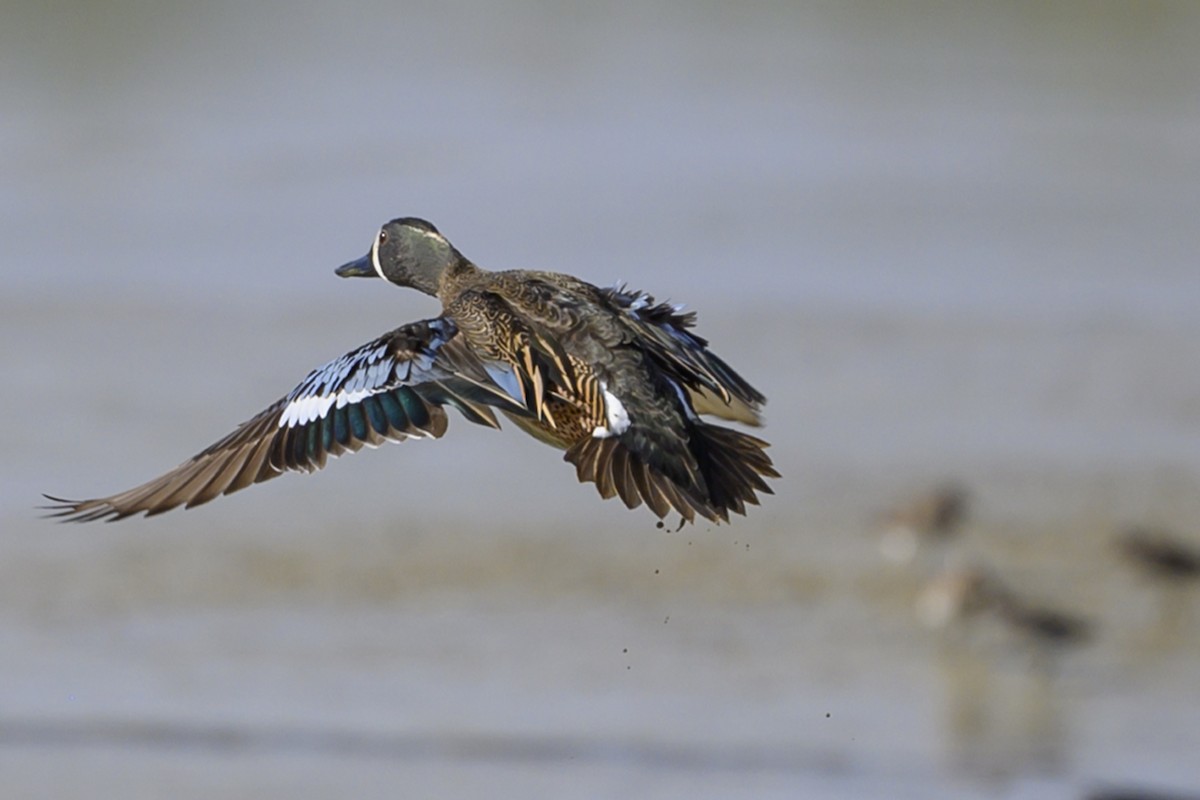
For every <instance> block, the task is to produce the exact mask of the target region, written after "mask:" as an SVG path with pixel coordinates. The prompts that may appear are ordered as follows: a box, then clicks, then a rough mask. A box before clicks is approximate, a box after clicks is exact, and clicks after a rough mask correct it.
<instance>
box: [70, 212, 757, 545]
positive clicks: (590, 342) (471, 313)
mask: <svg viewBox="0 0 1200 800" xmlns="http://www.w3.org/2000/svg"><path fill="white" fill-rule="evenodd" d="M336 272H337V274H338V275H340V276H342V277H378V278H382V279H383V280H385V281H387V282H388V283H393V284H396V285H397V286H406V287H410V288H413V289H416V290H418V291H421V292H424V293H425V294H429V295H432V296H434V297H436V298H438V300H440V301H441V303H442V314H441V316H438V317H435V318H433V319H426V320H421V321H419V322H413V323H409V324H407V325H403V326H401V327H399V328H396V329H395V330H393V331H389V332H388V333H385V334H383V335H382V336H379V337H378V338H376V339H374V340H372V341H370V342H368V343H367V344H365V345H363V346H361V347H359V348H356V349H354V350H351V351H350V352H348V353H346V354H345V355H343V356H341V357H339V358H336V359H334V360H333V361H330V362H329V363H328V364H325V365H324V366H322V367H319V368H317V369H315V370H313V371H312V372H310V373H309V374H308V376H307V377H305V378H304V380H303V381H301V382H300V384H299V385H298V386H296V388H295V389H293V390H292V391H291V392H289V393H288V394H287V395H285V396H284V397H283V398H281V399H279V400H278V401H276V402H275V403H273V404H272V405H271V406H270V407H268V408H267V409H265V410H264V411H262V412H261V413H259V414H257V415H256V416H254V417H253V418H251V419H250V420H248V421H247V422H244V423H242V424H241V425H240V426H238V428H237V429H236V430H235V431H233V432H232V433H230V434H229V435H228V436H226V437H225V438H223V439H221V440H220V441H218V442H216V443H215V444H213V445H211V446H209V447H207V448H205V449H204V450H202V451H201V452H200V453H198V454H196V455H195V456H193V457H192V458H190V459H189V460H187V461H185V462H183V463H182V464H180V465H179V466H178V467H176V468H175V469H173V470H171V471H170V472H167V473H166V474H164V475H161V476H159V477H157V478H155V479H153V480H151V481H149V482H147V483H144V484H142V485H141V486H137V487H135V488H133V489H129V490H127V491H124V492H121V493H119V494H114V495H111V496H109V497H101V498H95V499H91V500H79V501H75V500H64V499H62V498H59V497H53V496H50V495H47V498H48V499H49V500H52V501H54V502H55V503H56V505H53V506H50V507H49V509H50V510H51V511H52V512H54V513H53V514H52V515H51V516H58V517H62V518H65V519H70V520H75V521H91V520H109V521H111V520H117V519H122V518H124V517H129V516H132V515H135V514H140V513H145V514H146V515H147V516H150V515H153V514H160V513H162V512H164V511H169V510H171V509H173V508H176V507H178V506H181V505H182V506H184V507H186V508H191V507H192V506H197V505H200V504H201V503H207V502H208V501H210V500H212V499H214V498H215V497H217V496H219V495H223V494H230V493H231V492H236V491H238V490H239V489H244V488H246V487H247V486H249V485H251V484H253V483H260V482H262V481H265V480H269V479H271V478H274V477H275V476H277V475H280V474H282V473H284V472H313V471H315V470H318V469H320V468H322V467H324V466H325V463H326V460H327V458H328V457H329V456H335V457H336V456H340V455H342V454H343V453H348V452H355V451H357V450H359V449H361V448H362V447H363V445H368V446H371V447H375V446H378V445H379V444H382V443H383V442H385V441H402V440H404V439H407V438H410V437H413V438H439V437H441V436H442V434H444V433H445V432H446V426H447V415H446V410H445V409H446V408H447V407H451V408H454V409H456V410H457V411H458V412H459V413H461V414H462V415H463V416H464V417H466V418H467V419H468V420H470V421H471V422H474V423H477V424H481V425H487V426H490V427H494V428H498V427H499V423H498V421H497V417H496V413H495V412H497V411H499V412H500V413H501V414H503V415H504V416H506V417H508V418H509V419H510V420H512V421H513V422H514V423H515V424H516V425H517V426H518V427H519V428H521V429H523V430H524V431H526V432H527V433H529V434H531V435H533V436H534V437H536V438H538V439H539V440H541V441H543V442H546V443H548V444H551V445H553V446H555V447H558V448H560V449H562V450H565V451H566V452H565V455H564V459H565V460H566V461H568V462H570V463H572V464H574V465H575V469H576V472H577V474H578V477H579V480H580V481H581V482H593V483H595V484H596V488H597V489H598V490H599V492H600V495H601V496H602V497H604V498H606V499H607V498H611V497H614V496H619V497H620V498H621V500H622V501H623V502H624V503H625V505H626V506H627V507H629V508H631V509H633V508H637V507H638V506H640V505H641V504H642V503H643V502H644V503H645V504H646V506H647V507H648V508H649V509H650V510H651V511H652V512H653V513H654V514H655V515H657V516H658V517H659V518H660V519H662V518H663V517H665V516H667V515H668V514H669V513H670V512H671V510H672V509H673V510H674V511H675V512H677V513H678V514H679V515H680V516H681V519H682V520H686V521H687V522H694V521H695V519H696V517H702V518H704V519H707V520H710V521H712V522H728V520H729V512H731V511H732V512H735V513H738V514H745V513H746V504H747V503H751V504H757V503H758V497H757V496H756V494H755V493H756V492H761V493H767V494H772V493H773V492H772V491H771V489H770V487H769V486H768V485H767V483H766V481H765V480H764V478H767V477H770V478H777V477H779V473H778V472H776V471H775V469H774V466H773V465H772V462H771V459H770V457H769V456H767V454H766V452H764V451H765V448H766V447H767V446H768V444H767V442H765V441H763V440H762V439H759V438H756V437H754V436H750V435H748V434H746V433H742V432H740V431H737V430H734V429H732V428H727V427H722V426H718V425H713V424H710V423H708V422H706V421H704V420H703V419H701V417H702V416H705V415H711V416H715V417H719V418H721V419H726V420H734V421H737V422H741V423H744V424H747V425H752V426H758V425H761V424H762V418H761V409H762V406H763V404H764V403H765V402H766V398H765V397H764V396H763V395H762V394H761V393H760V392H759V391H757V390H756V389H755V388H754V387H753V386H751V385H750V384H749V383H747V382H746V380H745V379H743V378H742V377H741V376H740V375H738V373H737V372H735V371H734V370H733V369H732V368H731V367H730V366H729V365H728V364H726V363H725V362H724V361H722V360H721V359H720V358H718V357H717V356H716V354H714V353H713V352H711V351H710V350H709V349H708V342H707V341H706V340H704V339H703V338H701V337H700V336H698V335H697V334H696V333H694V332H693V331H692V327H693V326H694V324H695V322H696V315H695V313H694V312H691V311H687V312H685V311H683V310H682V307H680V306H672V305H669V304H666V303H658V302H656V301H655V299H654V298H653V297H651V296H650V295H648V294H646V293H644V292H636V291H630V290H628V289H626V288H625V287H624V286H616V287H613V288H607V289H602V288H598V287H596V286H593V285H592V284H590V283H587V282H585V281H582V280H579V279H578V278H574V277H572V276H570V275H564V274H561V273H555V272H536V271H527V270H511V271H504V272H491V271H488V270H485V269H482V268H481V267H478V266H476V265H475V264H474V263H473V262H471V261H470V260H469V259H467V258H466V257H465V256H463V254H462V253H460V252H459V251H458V250H457V249H456V248H455V247H454V246H453V245H452V244H451V243H450V242H449V241H448V240H447V239H446V237H445V236H443V235H442V234H441V233H439V232H438V230H437V228H435V227H434V226H433V225H432V224H430V223H429V222H426V221H425V220H422V219H418V218H416V217H402V218H399V219H394V220H392V221H391V222H388V223H387V224H386V225H384V226H383V227H382V228H381V229H380V230H379V233H378V234H377V235H376V236H375V239H374V241H373V242H372V244H371V249H370V251H369V252H368V253H367V254H366V255H365V256H363V257H362V258H359V259H357V260H355V261H351V262H349V263H347V264H344V265H342V266H341V267H339V268H338V269H337V270H336Z"/></svg>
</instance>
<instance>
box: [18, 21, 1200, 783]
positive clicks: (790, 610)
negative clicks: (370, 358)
mask: <svg viewBox="0 0 1200 800" xmlns="http://www.w3.org/2000/svg"><path fill="white" fill-rule="evenodd" d="M1197 45H1200V13H1197V10H1196V9H1195V8H1194V7H1193V6H1191V5H1188V4H1177V5H1172V4H1145V5H1138V4H1134V5H1127V4H1113V5H1111V6H1100V7H1098V6H1096V5H1094V4H1072V3H1059V4H1055V5H1054V6H1053V7H1052V8H1043V7H1042V6H1041V5H1040V4H1009V5H997V6H995V7H993V8H991V9H975V10H967V9H959V10H957V11H955V12H954V13H949V12H948V11H947V10H946V9H945V8H944V7H941V6H935V5H932V4H922V3H905V4H897V3H857V4H846V3H828V4H821V3H815V4H763V5H761V6H756V7H754V8H752V9H749V10H747V9H745V8H743V7H739V10H738V11H737V12H736V13H735V12H733V11H730V10H726V9H722V8H720V7H717V6H707V7H699V8H695V7H692V6H682V5H676V4H670V3H663V4H652V5H645V4H642V5H639V6H637V7H636V10H635V9H634V8H633V7H630V8H627V9H623V10H610V11H605V12H601V11H599V10H595V9H592V10H584V9H574V10H571V11H569V12H568V11H559V10H554V9H552V8H548V7H544V6H542V5H539V4H534V3H518V4H513V5H509V6H507V7H506V10H505V11H504V12H499V11H496V10H492V8H491V7H490V6H480V7H475V8H471V7H466V8H462V7H460V8H458V9H455V10H450V9H443V8H416V7H414V8H409V9H405V10H397V9H395V8H394V7H393V6H392V5H390V4H378V5H371V4H358V5H353V6H349V7H346V6H343V7H342V8H341V10H339V11H338V12H337V14H335V15H334V14H330V13H328V12H325V11H324V10H322V9H319V8H317V7H316V6H312V7H304V6H296V5H288V6H283V5H273V4H259V5H256V6H255V7H254V10H249V9H247V8H244V7H243V6H241V5H237V4H226V5H221V4H206V5H205V6H203V7H194V6H180V7H178V8H170V7H163V6H161V5H159V4H141V3H137V2H130V3H124V4H118V5H117V6H116V7H113V8H111V9H108V10H107V11H106V12H105V13H103V14H101V13H100V12H99V9H97V10H92V9H91V8H90V7H87V6H80V7H78V8H63V9H58V10H50V9H48V8H46V7H44V6H42V5H35V4H29V5H28V6H20V5H18V6H14V7H12V8H11V9H10V10H8V11H6V24H5V25H3V26H0V88H2V89H3V92H4V95H5V97H6V98H7V99H8V102H6V108H7V109H8V111H6V113H5V115H4V116H3V118H2V119H0V142H2V146H0V177H2V178H3V180H2V181H0V208H2V209H3V214H0V241H3V242H4V251H3V252H4V256H3V259H2V260H0V263H2V264H3V270H4V277H5V285H6V289H5V291H4V293H3V295H2V296H0V331H2V332H3V335H4V339H5V340H6V341H8V342H9V343H10V346H9V347H8V348H7V350H6V355H5V374H6V375H7V376H8V378H9V404H8V411H9V413H8V414H5V415H3V417H2V418H0V443H3V446H4V452H5V453H6V455H7V456H8V457H7V458H6V459H5V460H4V463H3V464H2V465H0V474H2V476H3V480H2V481H0V519H2V520H3V526H4V533H3V535H2V536H0V553H2V555H0V638H2V639H3V642H2V644H0V773H2V774H3V775H4V776H5V782H6V786H9V787H12V788H11V789H10V791H11V792H12V793H13V794H14V796H16V795H20V794H23V793H26V794H28V793H34V792H46V791H51V793H53V794H54V795H55V796H57V797H72V796H80V797H82V796H96V795H97V794H117V793H120V794H122V795H123V796H128V797H139V796H147V797H149V796H162V795H163V794H170V795H172V796H179V797H187V796H212V795H213V794H215V793H223V794H227V793H231V792H232V793H246V792H254V793H255V794H256V796H257V795H279V796H289V797H323V796H339V797H340V796H344V795H345V794H346V790H347V787H352V791H353V792H354V793H355V794H357V795H361V796H384V795H386V796H394V790H395V786H396V785H397V784H398V783H403V784H404V785H405V786H406V787H408V789H409V791H410V793H413V794H423V795H432V796H463V795H486V796H491V797H498V796H547V795H549V796H560V797H596V796H612V795H615V794H622V795H630V796H638V797H679V796H689V797H728V796H734V795H736V796H754V797H793V796H810V795H811V796H831V797H877V796H881V795H886V796H896V797H922V798H925V797H971V796H987V797H993V796H1014V797H1042V796H1045V797H1061V796H1064V795H1067V796H1070V795H1071V794H1076V795H1078V794H1081V793H1082V792H1083V791H1084V790H1085V789H1089V788H1093V787H1097V786H1103V785H1135V786H1151V787H1158V788H1162V789H1176V790H1188V789H1191V790H1193V791H1195V790H1200V770H1198V769H1197V766H1196V764H1195V759H1194V756H1193V755H1192V750H1193V749H1194V742H1195V740H1196V738H1197V736H1198V735H1200V722H1198V720H1200V699H1198V698H1197V696H1196V693H1195V691H1194V687H1195V685H1196V681H1197V679H1198V678H1200V591H1197V590H1195V589H1193V590H1190V591H1189V590H1180V591H1175V592H1166V593H1164V592H1163V591H1162V590H1161V589H1159V588H1158V587H1155V586H1152V585H1150V584H1148V583H1147V582H1146V581H1143V580H1139V579H1138V578H1137V577H1135V576H1134V575H1132V574H1131V573H1129V572H1127V571H1126V570H1125V569H1124V567H1123V566H1122V565H1121V564H1119V563H1118V562H1117V560H1116V558H1115V557H1114V555H1113V554H1112V552H1111V551H1110V548H1109V547H1108V545H1107V540H1108V537H1109V536H1110V535H1111V533H1112V531H1113V530H1114V529H1115V528H1116V526H1118V525H1119V524H1122V523H1124V522H1126V521H1143V522H1148V523H1155V524H1161V525H1166V526H1169V527H1172V528H1174V529H1176V530H1178V531H1179V532H1180V535H1181V536H1182V537H1183V538H1185V539H1188V540H1190V541H1192V542H1196V541H1198V540H1200V522H1198V520H1200V493H1198V492H1197V491H1196V489H1197V483H1198V480H1197V479H1198V476H1200V372H1198V371H1197V370H1196V369H1195V364H1196V363H1197V356H1198V355H1200V347H1198V346H1197V344H1196V342H1197V341H1200V317H1198V316H1197V314H1196V309H1197V308H1198V307H1200V270H1197V269H1196V265H1195V254H1196V253H1197V252H1200V234H1198V233H1197V228H1196V225H1195V220H1196V219H1197V218H1198V216H1200V214H1198V212H1200V194H1197V192H1196V188H1195V187H1196V186H1197V185H1200V162H1197V161H1196V160H1195V158H1194V157H1193V156H1194V153H1195V152H1197V149H1198V146H1200V106H1198V105H1197V104H1196V103H1195V92H1194V87H1195V76H1196V74H1197V70H1198V69H1200V56H1198V55H1197V53H1200V48H1198V47H1197ZM409 213H415V214H420V215H422V216H426V217H428V218H430V219H432V220H433V221H434V222H436V223H437V224H438V225H439V226H440V227H441V229H442V230H443V231H444V232H445V233H447V235H448V236H449V237H450V238H451V239H452V240H453V241H454V242H455V243H456V244H457V245H458V246H459V247H460V248H461V249H462V250H463V251H464V252H466V253H467V254H468V255H469V256H471V257H473V258H474V259H476V260H477V261H479V262H480V263H481V264H483V265H484V266H488V267H493V268H507V267H517V266H529V267H541V268H550V269H563V270H566V271H570V272H573V273H575V274H578V275H581V276H583V277H586V278H589V279H591V280H594V281H596V282H599V283H607V282H611V281H613V280H617V279H623V280H626V281H629V282H631V283H632V284H633V285H634V286H638V287H641V288H645V289H648V290H650V291H652V292H654V293H656V294H658V295H660V296H662V297H670V298H671V299H673V300H676V301H686V302H687V303H688V304H689V305H690V306H691V307H694V308H696V309H698V310H699V311H700V315H701V328H700V330H701V332H702V333H703V334H704V335H705V336H707V337H708V338H710V339H712V340H713V342H714V344H715V346H716V348H717V349H718V351H719V352H720V353H721V354H722V355H723V356H724V357H726V358H727V359H728V360H729V361H731V362H732V363H733V364H735V365H736V366H737V367H738V368H739V369H740V370H741V371H743V372H744V374H746V375H747V377H749V378H750V379H751V380H752V381H753V382H754V383H755V384H756V385H758V386H759V387H760V388H762V389H763V391H764V392H765V393H766V394H767V395H768V396H769V397H770V399H771V400H770V404H769V405H768V408H767V413H768V427H767V428H766V435H767V438H769V439H770V440H771V441H772V442H773V443H774V447H773V448H772V451H771V452H772V455H773V456H774V457H775V459H776V461H777V463H778V465H779V467H780V470H781V472H782V473H783V474H784V478H783V479H782V480H781V481H779V482H777V484H776V488H777V492H778V494H777V495H776V496H775V497H772V498H769V499H768V500H767V501H766V502H765V504H764V506H763V507H762V508H761V509H755V510H754V512H752V514H751V515H750V516H749V517H748V518H747V519H739V520H737V521H736V522H735V524H733V525H732V526H730V527H728V528H725V527H722V528H720V529H712V528H710V527H708V526H699V527H697V528H690V529H687V530H684V531H681V532H679V533H669V532H667V531H660V530H658V529H656V528H655V527H654V525H653V518H652V517H650V516H648V515H647V514H645V513H643V514H634V513H629V512H626V511H625V510H624V509H623V508H621V507H620V506H619V504H614V503H601V502H600V501H599V500H598V498H597V497H596V496H595V492H594V489H593V488H591V487H584V486H577V485H576V484H575V483H574V478H573V475H572V474H571V470H570V469H569V468H568V467H567V466H565V465H563V464H562V463H561V462H560V460H559V456H558V455H557V454H555V453H553V452H552V451H550V450H548V449H546V448H544V447H543V446H541V445H539V444H537V443H536V442H532V441H528V440H526V439H523V438H522V437H520V436H518V435H517V434H516V432H515V431H512V430H507V431H505V432H504V433H502V434H497V433H495V432H491V431H486V430H483V429H471V426H468V425H466V424H465V423H463V422H462V421H461V420H455V421H454V422H452V424H451V430H450V432H449V433H448V435H447V436H446V438H445V439H444V440H443V441H441V442H436V443H428V442H422V443H406V444H405V445H403V446H396V447H390V448H384V449H382V450H380V451H377V452H370V453H365V454H361V455H359V456H356V457H354V458H350V459H344V460H343V461H341V462H339V463H337V464H336V465H335V466H334V467H333V468H331V469H329V470H327V471H326V473H325V474H323V475H321V476H320V477H319V478H308V479H303V478H298V477H289V478H283V479H280V480H279V481H274V482H272V483H270V484H267V485H264V486H261V487H256V488H255V489H254V490H252V491H248V492H245V493H242V494H239V495H237V496H234V497H230V498H224V499H223V500H222V501H221V502H219V503H215V504H213V505H211V506H208V507H205V508H203V509H196V510H194V511H189V512H186V513H180V514H172V515H168V516H165V517H160V518H156V519H154V520H147V521H140V520H135V521H129V522H125V523H122V524H120V525H111V526H93V527H74V526H66V527H56V526H53V525H50V524H49V523H47V522H44V521H42V520H39V519H37V517H36V512H34V511H33V510H32V508H31V507H32V506H33V505H34V504H36V503H37V498H38V493H39V492H42V491H49V492H51V493H62V494H67V495H90V494H99V493H107V492H110V491H113V490H115V489H119V488H124V487H126V486H128V485H131V484H133V483H135V482H138V481H141V480H144V479H146V478H148V477H151V476H152V475H154V474H156V472H157V471H159V470H161V469H164V468H166V467H169V466H170V465H172V464H175V463H178V462H179V461H180V460H182V459H183V458H185V457H187V456H188V455H190V454H191V453H193V452H195V451H196V450H198V449H199V448H201V447H203V446H204V445H206V444H207V443H208V442H210V441H212V440H213V439H215V438H217V437H218V436H220V435H222V434H224V433H225V432H227V431H228V430H229V429H230V428H231V427H232V426H233V425H234V424H236V423H237V422H238V421H240V420H242V419H245V418H247V417H249V416H250V415H251V414H253V413H254V412H255V411H257V410H258V409H259V408H261V407H262V406H263V405H265V404H266V403H268V402H270V401H271V400H273V399H274V398H275V397H277V396H279V395H280V394H282V393H283V392H286V391H287V390H288V389H289V388H291V386H293V385H294V384H295V383H296V381H297V380H298V379H299V378H301V377H302V376H303V375H304V374H305V372H307V371H308V370H309V369H310V368H312V367H314V366H316V365H317V364H319V363H321V362H323V361H324V360H326V359H328V358H330V357H333V356H335V355H338V354H339V353H341V352H342V351H344V350H346V349H348V348H349V347H352V346H354V345H357V344H359V343H361V342H364V341H366V340H367V339H368V338H370V337H371V336H374V335H376V334H378V333H379V332H381V331H383V330H386V329H387V328H389V327H392V326H394V325H396V324H398V323H399V322H402V321H407V320H411V319H416V318H420V317H423V316H429V315H432V314H434V313H436V307H435V305H434V304H433V303H432V302H431V301H430V300H429V299H428V298H422V297H420V296H418V295H415V294H413V293H409V292H402V291H389V290H386V288H385V287H382V286H379V285H378V284H375V283H372V282H369V281H361V282H340V281H336V280H335V279H334V277H333V276H332V274H331V271H332V268H333V267H335V266H336V265H338V264H340V263H342V262H343V261H345V260H347V259H349V258H351V257H355V256H357V255H359V254H360V253H361V251H363V250H364V249H365V248H366V246H367V244H368V243H369V237H370V236H371V235H372V232H373V230H374V228H375V227H376V226H377V225H378V224H379V223H381V222H382V221H384V220H385V219H386V218H388V217H389V216H392V215H396V214H409ZM944 477H953V478H956V479H958V480H961V481H963V482H964V483H966V484H967V485H968V486H969V487H970V488H971V489H972V491H973V496H974V498H975V500H976V502H975V504H974V507H973V516H972V519H971V522H970V524H969V527H968V531H967V536H966V541H965V544H964V546H965V549H966V550H967V551H969V552H970V553H971V554H972V555H973V556H974V557H976V558H982V559H985V560H987V561H988V562H989V563H991V564H992V565H993V566H994V567H995V569H997V570H998V571H1000V572H1001V573H1003V574H1004V575H1005V576H1006V578H1007V579H1008V580H1009V581H1010V582H1012V583H1013V584H1014V585H1016V586H1017V587H1018V588H1019V589H1020V590H1022V591H1025V592H1028V593H1029V594H1030V595H1031V596H1033V597H1036V598H1038V599H1040V600H1043V601H1045V602H1047V603H1053V604H1057V605H1059V606H1060V607H1063V608H1066V609H1069V610H1073V611H1076V612H1079V613H1087V614H1088V615H1090V616H1091V618H1092V619H1093V620H1094V621H1095V622H1096V624H1097V626H1098V627H1097V635H1096V637H1095V639H1094V641H1093V642H1092V643H1090V644H1089V645H1088V646H1087V647H1083V648H1079V649H1076V650H1072V651H1070V652H1068V653H1065V654H1062V657H1061V658H1060V657H1058V656H1053V657H1050V658H1049V659H1047V658H1045V657H1044V656H1045V654H1038V653H1030V652H1029V651H1028V650H1027V648H1025V647H1023V646H1021V644H1020V643H1018V642H1012V641H1008V640H1003V639H1001V640H999V641H995V640H993V639H992V638H991V634H990V633H988V632H984V633H983V634H979V633H978V632H976V631H969V632H967V634H966V635H955V634H949V635H945V636H938V635H935V634H933V633H931V632H928V631H925V630H923V629H921V628H920V627H919V626H918V625H917V623H916V622H915V621H914V619H913V615H912V613H911V604H912V600H913V597H914V596H915V594H916V592H917V590H918V587H919V583H920V578H921V569H922V568H917V569H915V570H901V569H899V568H896V567H893V566H891V565H889V564H887V563H886V562H884V561H882V560H881V559H880V558H879V555H878V552H877V549H876V531H875V529H874V525H875V523H874V520H875V519H876V515H877V514H878V512H879V511H880V510H881V509H882V508H884V507H886V506H887V505H888V504H889V503H891V502H893V501H895V500H896V499H897V498H903V497H905V496H906V495H907V494H908V493H910V492H912V491H915V490H918V489H920V488H922V487H924V486H927V485H929V484H930V483H932V482H934V481H936V480H939V479H942V478H944ZM937 560H938V557H937V556H936V555H935V556H931V557H930V559H928V561H927V562H925V563H926V566H925V567H924V568H923V569H925V570H929V569H932V568H933V565H934V564H935V563H936V561H937Z"/></svg>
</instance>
